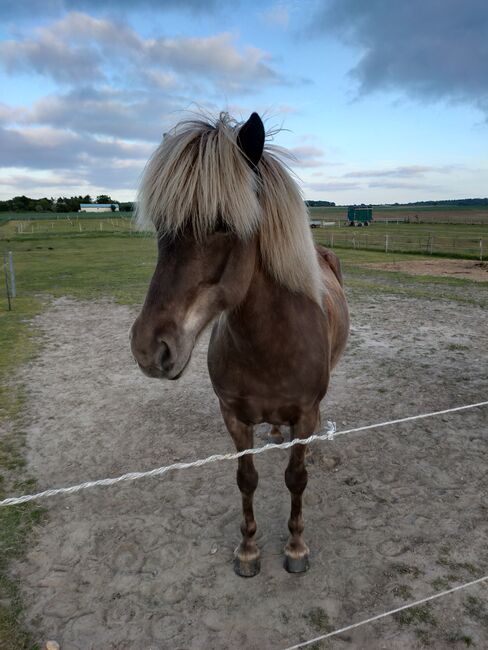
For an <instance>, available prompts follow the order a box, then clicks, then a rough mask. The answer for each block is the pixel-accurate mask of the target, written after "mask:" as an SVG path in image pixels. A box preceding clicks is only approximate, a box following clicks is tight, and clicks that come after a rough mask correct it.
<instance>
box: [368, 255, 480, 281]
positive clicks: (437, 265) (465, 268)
mask: <svg viewBox="0 0 488 650" xmlns="http://www.w3.org/2000/svg"><path fill="white" fill-rule="evenodd" d="M364 266H365V267H366V268H370V269H378V270H383V271H401V272H402V273H408V274H409V275H428V276H431V277H432V276H439V277H451V278H462V279H466V280H474V281H475V282H488V262H474V261H472V260H450V259H444V258H441V259H433V260H402V261H399V262H374V263H368V264H364Z"/></svg>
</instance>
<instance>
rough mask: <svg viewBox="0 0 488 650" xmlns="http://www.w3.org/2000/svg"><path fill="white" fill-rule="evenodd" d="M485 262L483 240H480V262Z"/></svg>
mask: <svg viewBox="0 0 488 650" xmlns="http://www.w3.org/2000/svg"><path fill="white" fill-rule="evenodd" d="M482 261H483V240H482V239H480V262H482Z"/></svg>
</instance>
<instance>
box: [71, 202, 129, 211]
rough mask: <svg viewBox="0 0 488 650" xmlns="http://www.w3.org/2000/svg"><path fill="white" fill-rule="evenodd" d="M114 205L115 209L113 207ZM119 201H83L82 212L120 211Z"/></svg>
mask: <svg viewBox="0 0 488 650" xmlns="http://www.w3.org/2000/svg"><path fill="white" fill-rule="evenodd" d="M112 206H113V208H114V209H112ZM118 211H119V204H118V203H81V204H80V212H118Z"/></svg>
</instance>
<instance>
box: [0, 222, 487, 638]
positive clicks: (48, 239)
mask: <svg viewBox="0 0 488 650" xmlns="http://www.w3.org/2000/svg"><path fill="white" fill-rule="evenodd" d="M98 217H99V215H97V219H96V220H94V219H90V218H85V219H80V222H82V228H84V227H85V226H86V227H87V229H86V230H83V229H82V232H81V233H80V231H79V230H78V231H77V230H76V228H74V229H72V230H68V231H67V232H66V231H65V230H63V229H62V228H60V229H57V228H55V227H53V228H51V229H50V230H49V228H48V230H47V231H46V232H43V231H34V233H32V232H31V233H30V234H28V235H26V234H22V233H18V232H16V231H15V223H16V221H15V220H11V221H8V222H7V221H5V222H4V223H3V225H0V253H2V254H3V252H4V251H12V253H13V260H14V265H15V272H16V285H17V296H18V297H17V298H15V299H13V301H12V307H13V309H12V311H7V303H6V300H5V294H4V292H3V290H2V289H3V286H4V284H3V281H4V278H3V277H2V284H1V285H0V287H2V289H0V425H1V426H2V429H3V433H2V436H1V437H0V498H3V497H5V496H8V495H11V494H18V493H22V492H23V491H31V490H35V487H36V486H35V485H34V483H33V482H32V481H30V480H29V476H28V474H27V470H26V468H25V454H24V447H23V445H24V432H23V426H22V411H23V404H24V403H25V400H26V395H25V394H24V391H23V387H22V386H21V385H19V383H18V382H15V381H12V379H13V377H14V372H15V369H16V367H17V366H19V365H20V364H23V363H25V362H26V361H28V360H32V359H34V358H35V355H36V353H37V351H38V350H39V348H40V346H42V339H41V338H40V336H39V333H38V332H37V331H36V329H35V327H34V325H33V321H32V319H33V317H34V316H35V315H36V314H37V313H39V312H40V311H41V310H43V309H45V308H46V306H47V305H49V302H50V301H51V300H52V299H53V298H54V297H59V296H73V297H75V298H79V299H96V298H101V297H109V298H112V299H114V300H116V301H117V302H120V303H125V304H141V303H142V301H143V299H144V296H145V292H146V289H147V285H148V282H149V279H150V276H151V274H152V271H153V268H154V264H155V260H156V243H155V239H154V237H152V236H149V235H140V234H139V235H138V236H136V235H134V234H130V233H129V232H127V231H115V232H106V231H100V230H97V220H98V221H99V218H98ZM108 218H109V219H110V218H113V217H112V216H111V215H109V217H108ZM115 219H116V220H120V217H118V218H115ZM40 221H41V222H43V223H47V224H48V225H49V223H50V222H49V220H47V221H43V220H40ZM56 221H57V220H56ZM37 222H38V221H37V220H35V221H34V222H32V223H34V224H37ZM63 224H64V222H63ZM90 224H93V226H94V228H92V229H91V230H90V229H89V228H88V226H89V225H90ZM12 225H13V226H14V230H13V231H12V230H11V228H12ZM409 227H410V226H407V228H409ZM63 228H64V226H63ZM371 229H373V227H371ZM324 230H325V229H324ZM350 230H353V229H352V228H351V229H350ZM313 233H314V235H315V236H316V238H317V240H321V239H322V238H323V232H322V231H318V230H314V231H313ZM337 252H338V253H339V256H340V257H341V260H342V264H343V270H344V275H345V283H346V289H347V293H348V297H349V300H350V301H351V302H353V301H354V300H355V299H357V297H358V296H362V297H364V294H366V295H374V294H379V293H381V294H388V295H391V296H393V297H396V298H401V297H410V298H427V299H429V300H444V299H448V300H452V301H454V302H455V303H457V304H458V305H459V306H460V307H461V308H462V305H463V304H466V303H474V304H479V305H481V306H484V307H488V283H483V284H480V283H474V282H471V281H469V280H461V279H452V278H438V277H437V278H436V277H431V276H420V277H419V276H416V277H415V276H408V275H406V274H404V273H399V272H388V271H377V270H374V269H370V268H367V267H365V266H364V265H365V264H366V263H371V262H388V261H400V260H403V259H410V260H411V259H425V257H423V256H420V255H417V256H415V255H413V256H412V255H409V256H405V255H402V254H398V253H389V254H385V253H384V252H381V251H369V250H353V249H338V250H337ZM429 259H430V258H429ZM43 516H45V515H44V513H43V510H42V508H41V507H40V506H38V505H36V504H35V505H24V506H18V507H15V508H0V648H16V649H17V648H18V649H27V648H29V649H34V648H36V647H37V646H36V644H35V643H34V641H33V640H32V639H31V638H30V636H29V634H28V632H27V631H26V630H25V629H24V628H23V627H22V608H21V600H20V596H19V590H18V586H17V584H16V583H15V582H14V581H13V580H12V579H11V578H10V577H9V574H8V565H9V563H10V562H11V561H13V560H14V559H15V558H17V557H20V556H21V555H22V553H23V552H24V551H25V549H26V547H27V545H28V544H29V540H30V539H31V538H32V536H33V535H35V534H36V532H35V531H36V529H35V524H36V522H38V521H39V520H41V519H42V517H43Z"/></svg>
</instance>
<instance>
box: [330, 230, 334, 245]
mask: <svg viewBox="0 0 488 650" xmlns="http://www.w3.org/2000/svg"><path fill="white" fill-rule="evenodd" d="M330 247H331V248H334V233H331V235H330Z"/></svg>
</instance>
